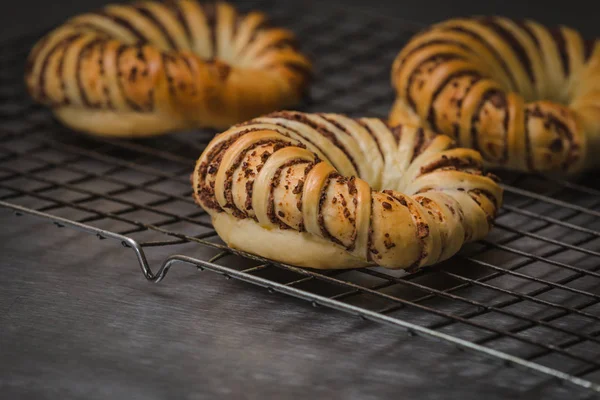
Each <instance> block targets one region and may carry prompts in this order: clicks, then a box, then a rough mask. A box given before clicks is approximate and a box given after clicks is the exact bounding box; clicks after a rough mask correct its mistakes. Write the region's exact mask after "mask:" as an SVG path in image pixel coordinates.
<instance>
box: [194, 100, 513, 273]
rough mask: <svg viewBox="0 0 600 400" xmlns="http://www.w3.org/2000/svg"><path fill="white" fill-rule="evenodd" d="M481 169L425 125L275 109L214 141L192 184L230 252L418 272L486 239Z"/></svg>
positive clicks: (492, 192)
mask: <svg viewBox="0 0 600 400" xmlns="http://www.w3.org/2000/svg"><path fill="white" fill-rule="evenodd" d="M481 164H482V159H481V156H480V155H479V153H478V152H476V151H474V150H471V149H462V148H454V143H453V141H452V139H450V138H449V137H448V136H443V135H435V134H434V133H433V132H431V131H427V130H424V129H420V128H414V127H411V126H403V125H400V126H397V127H394V128H393V129H390V128H389V127H388V126H387V125H386V124H385V123H384V122H383V121H382V120H380V119H376V118H361V119H352V118H348V117H346V116H343V115H339V114H305V113H300V112H291V111H282V112H277V113H273V114H270V115H268V116H265V117H261V118H256V119H253V120H251V121H249V122H246V123H243V124H239V125H236V126H233V127H232V128H230V129H229V130H227V131H225V132H223V133H221V134H219V135H217V136H216V137H215V138H214V139H213V140H212V141H211V142H210V143H209V145H208V147H207V148H206V149H205V151H204V152H203V153H202V155H201V157H200V158H199V160H198V162H197V164H196V168H195V170H194V173H193V189H194V198H195V199H196V201H197V202H198V204H199V205H200V206H202V207H203V208H204V209H205V210H206V211H207V212H208V213H209V214H210V215H211V217H212V222H213V225H214V227H215V229H216V230H217V233H218V234H219V236H220V237H221V238H222V239H223V240H224V241H225V242H226V243H227V244H228V245H229V246H231V247H233V248H237V249H240V250H243V251H246V252H249V253H253V254H257V255H260V256H263V257H266V258H269V259H273V260H277V261H280V262H285V263H289V264H294V265H299V266H305V267H312V268H352V267H364V266H369V265H381V266H384V267H387V268H401V269H409V270H416V269H417V268H419V267H422V266H425V265H431V264H434V263H437V262H439V261H442V260H445V259H447V258H449V257H451V256H452V255H454V254H455V253H456V252H457V251H458V250H459V249H460V248H461V246H462V245H463V243H466V242H469V241H473V240H477V239H481V238H483V237H484V236H485V235H487V233H488V231H489V230H490V228H491V226H492V222H493V220H494V218H495V215H496V212H497V210H498V208H499V207H500V204H501V202H502V189H501V188H500V186H499V185H498V184H497V183H496V180H495V179H494V177H493V176H488V175H485V174H483V173H482V171H481Z"/></svg>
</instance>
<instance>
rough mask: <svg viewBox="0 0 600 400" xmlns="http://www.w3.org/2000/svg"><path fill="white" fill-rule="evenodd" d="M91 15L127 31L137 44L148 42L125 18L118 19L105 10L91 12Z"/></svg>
mask: <svg viewBox="0 0 600 400" xmlns="http://www.w3.org/2000/svg"><path fill="white" fill-rule="evenodd" d="M91 14H96V15H98V16H101V17H104V18H106V19H109V20H111V21H112V22H113V23H115V24H116V25H119V26H121V27H122V28H125V29H126V30H128V31H129V33H131V34H132V35H133V36H135V38H136V39H137V41H138V42H141V43H147V42H148V39H147V38H146V37H145V36H144V35H143V34H142V32H141V31H139V30H138V29H137V28H136V27H135V26H133V24H132V23H131V22H129V21H128V20H127V19H126V18H122V17H119V16H118V15H114V14H112V13H110V12H109V11H107V10H98V11H93V12H91Z"/></svg>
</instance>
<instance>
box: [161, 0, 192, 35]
mask: <svg viewBox="0 0 600 400" xmlns="http://www.w3.org/2000/svg"><path fill="white" fill-rule="evenodd" d="M179 1H180V0H168V1H165V2H164V5H165V6H167V7H168V8H169V9H170V10H171V12H172V13H173V14H174V15H175V18H176V19H177V21H179V23H180V24H181V26H182V27H183V31H184V32H185V36H186V38H187V40H188V42H190V43H191V42H192V30H191V29H190V25H189V23H188V20H187V18H186V17H185V14H184V12H183V10H182V9H181V7H180V6H179Z"/></svg>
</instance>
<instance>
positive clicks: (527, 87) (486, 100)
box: [390, 17, 600, 174]
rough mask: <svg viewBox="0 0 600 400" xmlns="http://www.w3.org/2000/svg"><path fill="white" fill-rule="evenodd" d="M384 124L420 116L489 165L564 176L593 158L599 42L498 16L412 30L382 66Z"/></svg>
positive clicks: (599, 117) (599, 101)
mask: <svg viewBox="0 0 600 400" xmlns="http://www.w3.org/2000/svg"><path fill="white" fill-rule="evenodd" d="M392 82H393V85H394V87H395V89H396V93H397V98H396V102H395V104H394V106H393V108H392V110H391V113H390V123H391V124H396V123H400V122H404V123H407V122H410V123H418V124H423V126H425V127H428V128H429V129H433V130H434V131H436V132H440V133H444V134H446V135H450V136H452V137H453V138H455V139H456V140H457V142H458V143H459V145H460V146H464V147H471V148H474V149H476V150H478V151H480V152H481V154H482V156H483V157H484V160H485V161H486V162H487V163H489V164H491V165H494V166H496V167H501V168H505V169H514V170H521V171H528V172H540V173H550V172H551V173H560V174H572V173H578V172H581V171H583V170H585V169H589V168H591V167H595V166H597V165H598V161H597V154H598V151H600V40H588V41H586V40H584V39H583V38H582V36H581V35H580V34H579V33H578V32H576V31H575V30H573V29H570V28H568V27H564V26H561V27H559V28H557V29H549V28H546V27H544V26H542V25H541V24H539V23H537V22H535V21H532V20H525V21H514V20H510V19H507V18H502V17H478V18H457V19H450V20H447V21H443V22H440V23H437V24H435V25H433V26H431V27H430V28H428V29H425V30H424V31H422V32H420V33H418V34H417V35H415V36H414V37H413V38H412V39H411V40H410V41H409V42H408V43H407V45H406V46H405V47H404V48H403V49H402V50H401V51H400V53H399V54H398V56H397V58H396V60H395V61H394V64H393V67H392Z"/></svg>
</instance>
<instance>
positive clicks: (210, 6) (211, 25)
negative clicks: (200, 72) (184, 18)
mask: <svg viewBox="0 0 600 400" xmlns="http://www.w3.org/2000/svg"><path fill="white" fill-rule="evenodd" d="M200 6H201V7H202V11H203V12H204V18H205V19H206V25H207V26H208V32H209V35H210V48H211V58H213V59H214V58H215V57H217V56H218V42H217V12H218V4H217V3H216V2H214V1H210V2H206V3H200Z"/></svg>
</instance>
